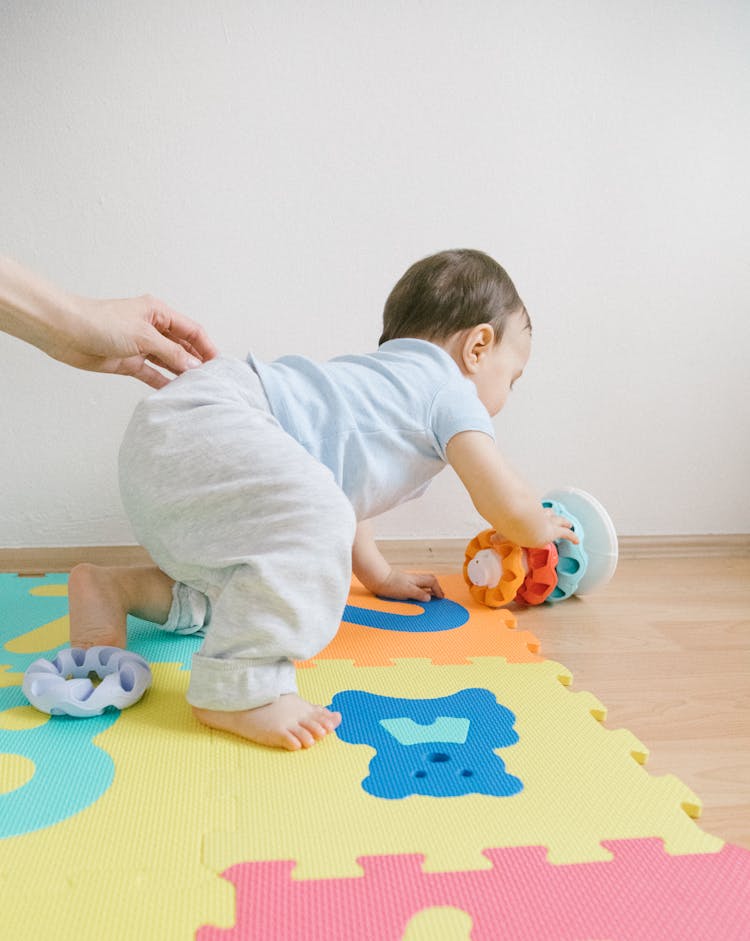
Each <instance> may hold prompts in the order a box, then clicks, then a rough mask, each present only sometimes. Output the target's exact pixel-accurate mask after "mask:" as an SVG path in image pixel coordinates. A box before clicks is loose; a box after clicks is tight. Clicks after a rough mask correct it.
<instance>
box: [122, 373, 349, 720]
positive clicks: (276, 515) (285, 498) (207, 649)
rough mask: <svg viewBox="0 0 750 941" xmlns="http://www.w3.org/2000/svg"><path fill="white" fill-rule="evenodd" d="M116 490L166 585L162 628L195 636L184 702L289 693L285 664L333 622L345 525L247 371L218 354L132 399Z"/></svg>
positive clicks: (326, 479) (321, 639)
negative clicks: (167, 605)
mask: <svg viewBox="0 0 750 941" xmlns="http://www.w3.org/2000/svg"><path fill="white" fill-rule="evenodd" d="M321 433H324V429H321ZM120 489H121V494H122V500H123V504H124V506H125V510H126V511H127V513H128V515H129V517H130V520H131V523H132V525H133V529H134V532H135V535H136V538H137V539H138V541H139V542H140V543H141V544H142V545H143V546H144V547H145V548H146V549H147V550H148V551H149V553H150V554H151V556H152V558H153V559H154V561H155V562H156V564H157V565H158V566H159V568H161V569H162V571H164V572H166V574H167V575H169V576H170V577H171V578H173V579H175V581H176V582H177V583H178V584H177V585H176V586H175V590H174V591H173V598H174V601H173V605H172V610H171V611H170V614H169V618H168V620H167V622H166V624H165V625H164V626H165V628H166V629H167V630H174V631H177V632H178V633H187V632H190V631H191V630H193V631H199V630H201V629H203V630H204V631H205V638H204V641H203V645H202V646H201V648H200V650H199V651H198V652H197V653H196V654H194V656H193V663H192V675H191V679H190V688H189V690H188V701H189V702H190V703H192V704H193V705H194V706H199V707H202V708H205V709H218V710H226V711H239V710H243V709H252V708H255V707H257V706H261V705H264V704H265V703H268V702H271V701H273V700H274V699H275V698H277V697H278V696H280V695H281V694H283V693H289V692H294V691H296V682H295V669H294V664H293V663H292V661H293V660H306V659H308V658H310V657H312V656H314V655H315V654H316V653H319V652H320V651H321V650H322V649H323V647H325V646H326V645H327V644H328V643H329V641H330V640H331V639H332V638H333V636H334V635H335V633H336V631H337V630H338V626H339V624H340V622H341V615H342V613H343V610H344V605H345V604H346V598H347V593H348V590H349V585H350V580H351V551H352V542H353V539H354V531H355V526H356V521H355V518H354V511H353V509H352V506H351V503H350V502H349V500H348V499H347V498H346V496H345V495H344V493H343V491H342V490H341V488H340V487H339V486H338V484H337V483H336V481H335V480H334V477H333V475H332V474H331V472H330V471H329V470H328V468H326V467H324V466H323V465H322V464H321V463H320V462H319V461H317V460H316V459H315V458H313V457H312V456H311V455H310V454H309V453H308V452H307V451H306V450H305V449H304V448H303V447H302V446H301V445H300V444H299V443H298V442H297V441H295V440H294V438H292V437H291V436H290V435H289V434H287V433H286V432H285V431H284V430H283V428H282V427H281V426H280V425H279V423H278V422H277V421H276V419H275V418H274V417H273V415H272V414H271V412H270V409H269V406H268V401H267V399H266V397H265V394H264V392H263V388H262V386H261V384H260V380H259V379H258V377H257V375H256V374H255V372H253V370H252V369H251V367H250V366H249V365H248V364H247V363H244V362H242V361H240V360H233V359H228V358H223V357H222V358H219V359H217V360H212V361H211V362H209V363H207V364H206V365H204V366H202V367H201V368H199V369H196V370H191V371H189V372H187V373H185V374H184V375H182V376H180V377H179V378H177V379H175V380H173V381H172V382H171V383H169V385H167V386H166V387H165V388H164V389H162V390H160V391H159V392H157V393H155V394H153V395H151V396H149V397H148V398H146V399H144V400H143V401H142V402H141V403H140V404H139V405H138V407H137V408H136V410H135V413H134V415H133V418H132V420H131V422H130V425H129V426H128V429H127V431H126V433H125V438H124V441H123V444H122V447H121V450H120Z"/></svg>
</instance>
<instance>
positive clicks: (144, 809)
mask: <svg viewBox="0 0 750 941" xmlns="http://www.w3.org/2000/svg"><path fill="white" fill-rule="evenodd" d="M441 584H442V585H443V587H444V589H445V591H446V598H445V599H442V600H433V601H431V602H429V603H427V604H417V603H411V602H408V603H404V602H390V601H387V600H382V599H377V598H374V597H373V596H371V595H369V594H368V593H367V592H365V591H364V590H363V589H362V588H360V587H357V586H353V588H352V592H351V596H350V599H349V604H348V606H347V608H346V611H345V613H344V621H343V623H342V625H341V629H340V631H339V633H338V635H337V636H336V638H335V639H334V641H333V642H332V643H331V644H330V646H329V647H328V648H327V649H326V650H324V651H323V652H322V653H321V654H319V655H318V656H317V657H316V658H315V659H314V660H311V661H308V662H306V663H304V664H300V665H299V670H298V682H299V687H300V693H301V695H303V696H304V697H306V698H308V699H309V700H311V701H313V702H319V703H323V704H327V705H328V704H330V705H332V707H333V708H335V709H337V710H338V711H340V712H341V713H342V716H343V720H342V723H341V725H340V727H339V728H338V729H337V731H336V732H335V733H333V734H331V735H329V736H328V737H327V738H326V739H325V741H323V742H322V743H319V744H317V745H316V746H315V747H313V748H311V749H309V750H304V751H299V752H285V751H276V750H272V749H266V748H262V747H260V746H255V745H253V744H250V743H247V742H244V741H241V740H240V739H237V738H234V737H232V736H230V735H227V734H224V733H221V732H215V731H213V730H209V729H207V728H205V727H203V726H201V725H199V724H198V723H197V722H196V721H195V720H194V718H193V716H192V713H191V711H190V708H189V706H188V705H187V702H186V700H185V691H186V689H187V682H188V669H189V664H190V658H191V656H192V653H193V652H194V651H195V650H196V649H197V648H198V646H199V644H200V640H199V639H196V638H194V637H193V638H191V637H179V636H175V635H171V634H170V635H167V634H164V633H163V632H161V631H159V629H158V628H157V627H156V626H155V625H152V624H148V623H146V622H143V621H138V620H136V619H130V622H129V646H130V648H131V649H133V650H135V651H136V652H137V653H139V654H140V655H141V656H143V657H144V658H145V659H146V660H148V661H149V663H150V664H151V669H152V672H153V685H152V687H151V689H150V690H149V691H148V692H147V693H146V695H145V697H144V698H143V699H142V700H141V701H140V702H139V703H137V704H136V705H134V706H132V707H130V708H129V709H126V710H124V711H123V712H121V713H120V712H117V711H108V712H105V713H104V714H102V715H100V716H97V717H93V718H86V719H74V718H69V717H66V716H55V717H49V716H46V715H44V714H42V713H40V712H37V711H36V710H35V709H33V708H32V707H31V706H30V705H29V704H28V703H27V701H26V699H25V697H24V696H23V693H22V691H21V682H22V679H23V673H24V671H25V670H26V668H27V667H28V666H29V664H30V663H31V662H33V661H34V660H36V659H38V658H39V657H46V658H52V657H54V656H55V654H56V653H57V651H58V650H60V649H61V648H62V647H64V646H67V643H68V623H67V576H65V575H46V576H38V577H37V576H34V577H19V576H16V575H0V937H8V938H14V939H16V938H18V939H23V941H32V939H50V938H54V939H57V941H59V939H63V941H65V939H68V938H70V939H76V941H88V939H92V941H93V939H96V941H100V939H107V941H112V939H123V941H124V939H128V941H130V939H138V941H141V939H155V941H171V939H190V938H196V939H198V941H241V939H243V941H244V939H253V941H256V939H257V941H297V939H299V941H356V939H365V941H370V939H372V941H404V939H406V941H420V939H421V941H442V939H446V941H454V939H455V941H458V939H468V938H471V939H473V941H508V939H524V941H548V939H549V941H567V939H570V941H606V939H609V941H615V939H626V941H638V939H651V941H656V939H660V941H664V939H680V941H684V939H700V941H711V939H715V941H731V939H738V941H739V939H747V938H750V852H748V851H747V850H744V849H742V848H740V847H737V846H731V845H728V844H724V843H723V842H722V841H721V840H719V839H717V838H715V837H713V836H711V835H709V834H706V833H704V832H703V831H702V830H701V829H700V828H699V826H698V825H697V823H696V822H695V820H696V818H697V817H698V815H699V813H700V809H701V805H700V801H699V799H698V797H697V796H696V795H695V794H693V793H692V792H691V791H690V790H689V789H688V788H687V787H685V786H684V785H683V784H682V783H681V782H680V781H679V780H677V779H676V778H674V777H672V776H664V777H653V776H651V775H650V774H649V773H648V771H647V770H646V768H645V763H646V760H647V750H646V748H645V747H644V746H643V745H642V744H641V743H640V742H639V741H638V740H637V739H636V738H635V737H634V736H633V735H631V734H630V733H629V732H627V731H625V730H622V729H617V730H610V729H608V728H606V727H605V725H604V721H605V718H606V710H605V707H604V706H603V705H602V703H600V702H599V701H598V700H597V699H596V698H595V697H594V696H592V695H591V694H589V693H586V692H573V691H572V690H571V689H570V688H569V687H570V684H571V679H572V678H571V676H570V674H569V672H568V671H567V670H566V669H565V667H564V666H562V665H561V664H559V663H555V662H553V661H550V660H546V659H545V658H544V656H543V653H542V651H540V648H539V644H538V642H537V640H536V638H535V637H534V636H533V635H532V634H530V633H528V632H526V631H523V630H521V629H520V628H519V627H518V624H517V622H516V619H515V618H514V616H513V615H512V614H511V613H509V612H508V611H507V610H502V609H501V610H491V609H489V608H484V607H481V606H479V605H478V604H477V603H476V602H474V601H473V600H472V598H471V596H470V595H469V593H468V591H467V590H466V588H465V586H464V583H463V579H462V577H461V576H460V575H455V576H441Z"/></svg>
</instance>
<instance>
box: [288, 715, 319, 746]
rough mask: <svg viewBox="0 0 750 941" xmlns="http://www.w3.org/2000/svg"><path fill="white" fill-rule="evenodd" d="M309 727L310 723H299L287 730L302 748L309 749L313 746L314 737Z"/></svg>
mask: <svg viewBox="0 0 750 941" xmlns="http://www.w3.org/2000/svg"><path fill="white" fill-rule="evenodd" d="M309 726H310V723H309V722H307V721H305V722H299V723H298V724H297V725H295V726H294V727H293V728H291V729H290V730H289V731H290V732H291V733H292V735H293V736H294V737H295V738H296V739H297V741H298V742H299V743H300V745H301V746H302V747H303V748H311V747H312V746H313V745H314V744H315V739H316V736H314V735H313V733H312V731H311V730H310V728H309Z"/></svg>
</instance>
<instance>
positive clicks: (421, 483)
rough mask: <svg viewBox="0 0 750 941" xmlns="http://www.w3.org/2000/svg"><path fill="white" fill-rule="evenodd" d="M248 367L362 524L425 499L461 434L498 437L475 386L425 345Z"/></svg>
mask: <svg viewBox="0 0 750 941" xmlns="http://www.w3.org/2000/svg"><path fill="white" fill-rule="evenodd" d="M248 362H249V363H250V365H251V366H252V367H253V369H254V370H255V371H256V372H257V374H258V376H259V378H260V381H261V383H262V384H263V388H264V390H265V393H266V396H267V398H268V401H269V404H270V406H271V411H272V413H273V415H274V417H275V418H276V419H277V421H278V422H279V424H280V425H281V426H282V428H284V430H285V431H286V432H288V434H290V435H291V436H292V437H293V438H295V439H296V440H297V441H299V443H300V444H301V445H302V446H303V447H304V448H305V449H306V450H307V451H309V452H310V454H312V455H313V456H314V457H316V458H317V459H318V460H319V461H320V462H321V463H323V464H325V466H326V467H328V468H329V469H330V470H331V471H332V473H333V475H334V477H335V479H336V481H337V482H338V484H339V486H340V487H341V488H342V490H343V491H344V493H345V494H346V495H347V497H348V498H349V500H350V501H351V503H352V505H353V507H354V511H355V513H356V515H357V519H360V520H363V519H369V518H370V517H372V516H377V515H378V514H380V513H383V512H385V511H386V510H388V509H390V508H391V507H394V506H397V505H398V504H399V503H403V502H405V501H406V500H412V499H414V498H415V497H418V496H420V494H422V493H424V491H425V490H426V489H427V486H428V485H429V482H430V480H431V479H432V478H433V477H434V476H435V474H437V473H438V472H439V471H441V470H442V469H443V467H444V466H445V463H446V456H445V449H446V446H447V444H448V442H449V441H450V439H451V438H452V437H453V436H454V435H456V434H458V433H459V432H460V431H482V432H484V433H485V434H487V435H489V436H490V437H491V438H493V439H494V437H495V435H494V430H493V427H492V421H491V419H490V416H489V413H488V412H487V410H486V408H485V407H484V405H482V403H481V402H480V400H479V396H478V395H477V390H476V387H475V386H474V384H473V383H472V382H471V381H470V380H469V379H467V378H465V377H464V376H463V375H462V374H461V371H460V369H459V368H458V366H457V364H456V363H455V361H454V360H453V358H452V357H451V356H450V355H449V354H448V353H446V351H445V350H444V349H442V348H441V347H439V346H436V345H435V344H434V343H429V342H428V341H427V340H415V339H400V340H389V341H388V342H387V343H383V344H382V346H380V348H379V349H378V350H377V351H376V352H374V353H367V354H364V355H354V356H339V357H336V358H335V359H332V360H329V361H328V362H326V363H316V362H314V361H313V360H311V359H308V358H307V357H305V356H282V357H281V358H280V359H277V360H275V361H274V362H272V363H264V362H261V361H260V360H259V359H257V358H256V357H254V356H253V355H252V354H250V355H249V356H248Z"/></svg>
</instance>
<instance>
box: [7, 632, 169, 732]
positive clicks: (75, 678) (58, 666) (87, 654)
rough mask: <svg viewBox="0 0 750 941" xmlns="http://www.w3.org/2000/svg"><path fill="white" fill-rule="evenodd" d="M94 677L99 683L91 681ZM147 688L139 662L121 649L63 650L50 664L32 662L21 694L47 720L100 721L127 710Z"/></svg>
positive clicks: (146, 670)
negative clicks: (108, 711)
mask: <svg viewBox="0 0 750 941" xmlns="http://www.w3.org/2000/svg"><path fill="white" fill-rule="evenodd" d="M91 673H94V674H95V675H96V676H97V677H98V678H99V679H100V680H101V682H100V683H99V684H98V685H94V683H93V682H92V681H91V679H90V674H91ZM150 685H151V668H150V667H149V665H148V663H147V661H146V660H144V659H143V657H139V656H138V654H137V653H132V652H131V651H129V650H122V649H121V648H120V647H89V649H88V650H82V649H81V648H79V647H66V648H65V649H63V650H61V651H60V652H59V653H58V655H57V656H56V657H55V659H54V660H51V661H50V660H44V659H42V660H35V661H34V662H33V663H32V664H31V666H30V667H29V668H28V669H27V670H26V673H25V674H24V678H23V691H24V694H25V695H26V698H27V699H28V700H29V702H30V703H31V705H32V706H34V707H35V708H36V709H39V711H40V712H46V713H47V714H48V715H51V716H63V715H66V716H76V717H78V718H84V717H86V716H98V715H101V714H102V713H103V712H104V710H105V709H107V708H110V707H112V708H115V709H126V708H127V707H128V706H132V705H133V703H136V702H138V700H139V699H140V698H141V696H143V694H144V693H145V692H146V690H147V689H148V688H149V686H150Z"/></svg>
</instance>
